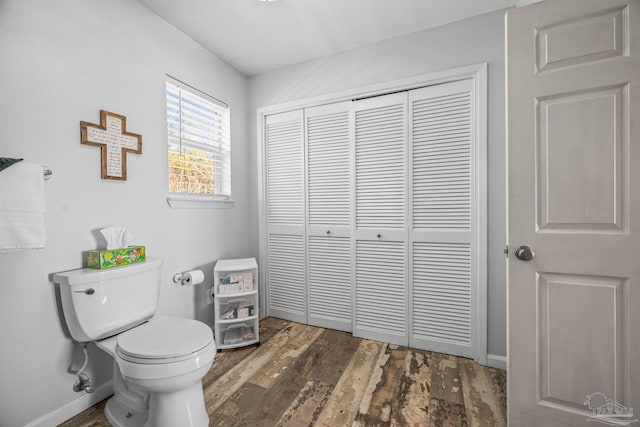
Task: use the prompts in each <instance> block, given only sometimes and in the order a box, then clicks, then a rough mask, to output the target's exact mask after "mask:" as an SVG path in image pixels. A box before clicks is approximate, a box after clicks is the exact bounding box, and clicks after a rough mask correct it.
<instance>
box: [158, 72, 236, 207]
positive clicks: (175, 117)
mask: <svg viewBox="0 0 640 427" xmlns="http://www.w3.org/2000/svg"><path fill="white" fill-rule="evenodd" d="M166 94H167V140H168V147H167V148H168V150H167V151H168V161H169V191H170V192H171V193H186V194H198V195H207V196H212V195H215V196H222V197H224V198H228V197H229V196H230V195H231V182H230V180H231V156H230V152H231V141H230V129H229V128H230V114H229V107H228V105H226V104H224V103H222V102H220V101H218V100H217V99H215V98H213V97H211V96H208V95H206V94H204V93H202V92H200V91H198V90H197V89H194V88H192V87H190V86H188V85H186V84H184V83H181V82H179V81H178V80H175V79H171V78H169V77H167V84H166Z"/></svg>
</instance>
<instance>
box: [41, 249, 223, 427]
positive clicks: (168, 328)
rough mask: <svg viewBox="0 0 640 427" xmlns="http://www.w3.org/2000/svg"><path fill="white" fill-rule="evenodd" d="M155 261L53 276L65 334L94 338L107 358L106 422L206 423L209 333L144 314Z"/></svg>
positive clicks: (157, 426)
mask: <svg viewBox="0 0 640 427" xmlns="http://www.w3.org/2000/svg"><path fill="white" fill-rule="evenodd" d="M161 265H162V261H161V260H159V259H147V261H146V262H144V263H140V264H133V265H129V266H125V267H117V268H113V269H109V270H93V269H88V268H84V269H80V270H72V271H68V272H64V273H58V274H55V275H54V276H53V281H54V282H55V283H58V284H59V285H60V296H61V299H62V308H63V311H64V317H65V320H66V323H67V326H68V327H69V331H70V332H71V336H72V337H73V339H74V340H76V341H79V342H89V341H91V342H95V344H96V345H97V346H98V347H99V348H101V349H102V350H104V351H106V352H107V353H108V354H110V355H111V356H112V357H113V359H114V364H113V389H114V396H113V397H112V398H111V399H109V401H108V402H107V406H106V408H105V414H106V416H107V418H108V419H109V422H111V424H113V425H114V426H150V427H151V426H153V427H176V426H181V427H189V426H193V427H196V426H198V427H199V426H208V425H209V416H208V414H207V410H206V408H205V404H204V395H203V393H202V377H204V375H205V374H206V373H207V372H208V371H209V368H211V364H212V363H213V359H214V357H215V354H216V346H215V341H214V340H213V333H212V332H211V328H210V327H209V326H207V325H205V324H204V323H202V322H199V321H197V320H191V319H184V318H177V317H160V318H154V319H151V317H152V316H153V315H154V313H155V311H156V307H157V305H158V295H159V291H160V266H161ZM149 319H151V320H149Z"/></svg>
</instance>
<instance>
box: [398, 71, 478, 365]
mask: <svg viewBox="0 0 640 427" xmlns="http://www.w3.org/2000/svg"><path fill="white" fill-rule="evenodd" d="M472 89H473V88H472V85H471V80H462V81H458V82H454V83H446V84H440V85H436V86H431V87H427V88H424V89H418V90H414V91H411V92H410V94H409V105H410V132H409V133H410V147H411V148H410V149H411V162H410V163H411V166H410V174H411V180H410V211H411V212H410V213H411V215H410V216H411V229H410V244H411V256H410V257H411V266H410V271H411V315H412V318H411V333H410V345H412V346H415V347H418V348H424V349H428V350H432V351H440V352H446V353H450V354H456V355H462V356H468V357H472V356H473V343H472V336H473V330H472V318H473V317H472V314H473V297H474V295H473V292H472V290H473V287H472V268H473V257H472V251H473V234H472V233H473V230H474V226H473V215H474V214H475V212H474V209H475V207H474V203H473V198H474V192H473V181H472V177H473V175H474V162H473V156H474V135H473V131H472V130H473V125H474V122H473V120H474V117H473V109H472V105H473V104H472V102H473V99H472V96H473V92H472Z"/></svg>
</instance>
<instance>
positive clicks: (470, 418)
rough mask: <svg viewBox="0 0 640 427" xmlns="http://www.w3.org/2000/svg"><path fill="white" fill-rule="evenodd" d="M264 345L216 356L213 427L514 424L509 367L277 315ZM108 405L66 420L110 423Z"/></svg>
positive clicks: (209, 393) (78, 425) (209, 394)
mask: <svg viewBox="0 0 640 427" xmlns="http://www.w3.org/2000/svg"><path fill="white" fill-rule="evenodd" d="M260 341H261V343H262V344H261V345H260V346H250V347H244V348H240V349H235V350H224V351H221V352H219V353H218V355H217V356H216V359H215V361H214V364H213V367H212V368H211V370H210V371H209V373H208V374H207V375H206V376H205V377H204V379H203V387H204V396H205V402H206V405H207V410H208V412H209V417H210V422H209V425H210V426H250V427H254V426H265V427H271V426H291V427H298V426H327V427H337V426H352V427H359V426H425V427H427V426H433V427H440V426H442V427H447V426H451V427H454V426H455V427H458V426H483V427H484V426H488V427H497V426H506V374H505V371H503V370H499V369H493V368H487V367H484V366H480V365H477V364H476V363H474V362H473V361H472V360H469V359H464V358H460V357H455V356H449V355H444V354H439V353H431V352H428V351H422V350H415V349H410V348H405V347H399V348H392V347H391V346H388V345H387V344H384V343H380V342H377V341H370V340H365V339H361V338H354V337H353V336H352V335H351V334H349V333H345V332H338V331H334V330H330V329H323V328H316V327H313V326H307V325H301V324H298V323H293V322H288V321H284V320H280V319H275V318H268V319H265V320H263V321H261V322H260ZM105 403H106V401H103V402H100V403H99V404H97V405H96V406H94V407H92V408H89V409H87V410H86V411H84V412H82V413H81V414H78V415H77V416H76V417H74V418H72V419H70V420H69V421H67V422H65V423H64V424H62V426H65V427H90V426H91V427H98V426H109V425H110V424H109V422H108V421H107V419H106V418H105V416H104V412H103V411H104V404H105ZM177 427H179V426H177Z"/></svg>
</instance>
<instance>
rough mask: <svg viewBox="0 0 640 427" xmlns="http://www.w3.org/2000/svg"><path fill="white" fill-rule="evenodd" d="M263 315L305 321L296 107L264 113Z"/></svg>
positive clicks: (300, 133) (301, 165)
mask: <svg viewBox="0 0 640 427" xmlns="http://www.w3.org/2000/svg"><path fill="white" fill-rule="evenodd" d="M264 129H265V131H264V133H265V136H264V138H265V157H264V165H265V169H266V171H265V175H264V176H265V178H266V181H267V182H266V214H265V216H266V227H267V233H266V234H267V242H266V260H264V261H263V265H264V266H266V268H265V270H266V275H265V277H266V283H267V286H266V289H267V295H266V297H267V298H266V299H267V315H269V316H276V317H279V318H282V319H287V320H292V321H295V322H301V323H306V322H307V308H306V287H305V275H306V268H305V266H306V252H305V242H304V226H305V224H304V218H305V209H304V205H305V196H304V189H305V184H304V183H305V174H304V138H303V120H302V110H297V111H291V112H286V113H279V114H273V115H269V116H267V117H266V118H265V124H264Z"/></svg>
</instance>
